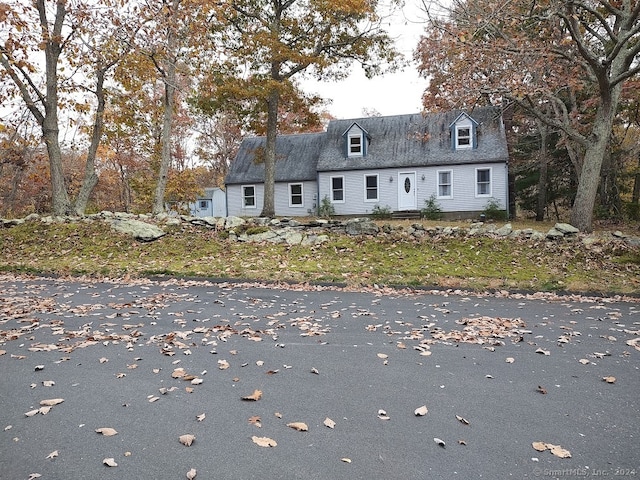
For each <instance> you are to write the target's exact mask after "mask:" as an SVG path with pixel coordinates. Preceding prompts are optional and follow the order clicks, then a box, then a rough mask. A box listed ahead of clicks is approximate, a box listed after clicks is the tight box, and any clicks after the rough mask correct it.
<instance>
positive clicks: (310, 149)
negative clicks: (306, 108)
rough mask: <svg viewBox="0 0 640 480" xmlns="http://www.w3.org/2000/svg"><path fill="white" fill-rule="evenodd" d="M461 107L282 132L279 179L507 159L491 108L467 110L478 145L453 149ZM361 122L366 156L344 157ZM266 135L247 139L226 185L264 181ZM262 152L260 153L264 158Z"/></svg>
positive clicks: (498, 120)
mask: <svg viewBox="0 0 640 480" xmlns="http://www.w3.org/2000/svg"><path fill="white" fill-rule="evenodd" d="M461 113H463V112H462V110H456V111H451V112H447V113H435V114H427V115H423V114H420V113H416V114H411V115H394V116H388V117H370V118H356V119H349V120H331V121H330V122H329V125H328V127H327V131H326V132H322V133H306V134H295V135H280V136H278V138H277V140H276V175H275V180H276V182H291V181H305V180H315V179H316V178H317V172H319V171H320V172H322V171H341V170H364V169H372V168H405V167H419V166H427V165H458V164H467V163H485V162H506V161H507V160H508V152H507V142H506V137H505V132H504V128H503V125H502V120H501V117H500V113H499V111H498V110H497V109H495V108H491V107H480V108H476V109H474V110H473V111H472V112H468V113H469V115H470V116H471V117H472V118H473V119H474V120H475V121H476V122H477V123H478V129H477V132H478V143H477V145H478V147H477V148H475V149H469V150H458V151H455V150H453V149H452V148H451V136H450V130H449V127H450V125H451V124H452V123H453V122H454V121H455V120H456V119H457V118H458V117H459V116H460V114H461ZM354 123H357V124H358V125H359V126H360V127H361V128H362V129H364V130H365V131H366V132H367V133H368V135H369V138H370V142H371V143H370V144H369V147H368V151H367V155H366V156H365V157H351V158H346V157H345V143H344V142H345V139H344V137H343V134H344V133H345V132H346V131H347V130H348V129H349V128H350V127H351V126H352V125H353V124H354ZM264 146H265V138H264V137H248V138H245V139H244V140H243V141H242V144H241V145H240V149H239V151H238V155H237V156H236V159H235V160H234V162H233V163H232V164H231V167H230V170H229V173H228V175H227V178H226V181H225V183H226V184H227V185H231V184H238V183H261V182H264V163H262V161H255V160H254V159H255V157H256V152H260V150H261V149H262V148H264ZM262 155H263V154H259V155H258V158H261V157H262Z"/></svg>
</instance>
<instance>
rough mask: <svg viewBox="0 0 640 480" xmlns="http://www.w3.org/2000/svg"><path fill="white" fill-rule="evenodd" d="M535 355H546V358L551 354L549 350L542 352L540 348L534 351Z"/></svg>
mask: <svg viewBox="0 0 640 480" xmlns="http://www.w3.org/2000/svg"><path fill="white" fill-rule="evenodd" d="M536 353H540V354H542V355H547V356H548V355H551V352H550V351H549V350H543V349H542V348H538V349H537V350H536Z"/></svg>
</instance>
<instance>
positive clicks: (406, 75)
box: [303, 0, 427, 119]
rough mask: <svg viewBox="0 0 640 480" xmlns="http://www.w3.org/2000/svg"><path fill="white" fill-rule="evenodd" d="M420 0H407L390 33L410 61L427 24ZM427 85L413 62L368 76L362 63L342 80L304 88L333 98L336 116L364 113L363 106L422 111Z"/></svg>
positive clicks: (392, 111)
mask: <svg viewBox="0 0 640 480" xmlns="http://www.w3.org/2000/svg"><path fill="white" fill-rule="evenodd" d="M416 3H417V2H416V0H407V5H406V6H405V7H404V10H403V12H402V13H400V14H398V15H396V16H395V17H394V20H393V22H392V24H391V25H390V27H389V33H390V35H391V36H392V38H395V39H396V45H397V48H398V50H400V51H401V52H402V54H403V55H404V56H405V57H406V58H407V59H409V60H411V58H412V56H413V51H414V50H415V48H416V46H417V45H418V40H419V38H420V34H421V33H422V31H423V26H422V25H421V24H420V23H419V18H420V16H421V14H420V11H419V10H418V8H417V6H415V5H414V4H416ZM426 86H427V82H426V80H425V79H422V78H419V77H418V71H417V70H416V68H415V65H414V64H413V63H412V64H411V65H410V66H408V67H406V68H405V70H404V71H403V72H399V73H395V74H389V75H385V76H381V77H375V78H374V79H372V80H369V79H367V78H366V77H365V76H364V73H363V72H362V69H361V68H360V66H359V65H356V66H354V67H353V68H352V69H351V75H350V76H349V78H348V79H347V80H344V81H342V82H322V83H320V82H315V81H305V82H304V83H303V88H304V90H305V91H306V92H308V93H317V94H319V95H320V96H321V97H323V98H326V99H331V100H333V101H332V103H331V104H329V105H328V106H327V110H329V113H331V114H332V115H333V116H334V117H336V118H342V119H344V118H357V117H362V116H363V109H367V110H375V111H377V112H379V113H380V114H381V115H400V114H405V113H418V112H420V111H421V110H422V108H421V97H422V93H423V92H424V90H425V88H426Z"/></svg>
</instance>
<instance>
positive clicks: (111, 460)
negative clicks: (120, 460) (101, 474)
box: [102, 457, 118, 467]
mask: <svg viewBox="0 0 640 480" xmlns="http://www.w3.org/2000/svg"><path fill="white" fill-rule="evenodd" d="M102 463H104V464H105V465H106V466H107V467H117V466H118V464H117V463H116V460H115V459H114V458H113V457H111V458H105V459H104V460H102Z"/></svg>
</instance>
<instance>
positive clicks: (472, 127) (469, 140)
mask: <svg viewBox="0 0 640 480" xmlns="http://www.w3.org/2000/svg"><path fill="white" fill-rule="evenodd" d="M449 130H450V131H451V148H452V149H453V150H471V149H474V148H477V147H478V122H476V121H475V120H474V119H473V118H472V117H471V116H470V115H468V114H466V113H464V112H462V113H461V114H460V115H458V116H457V117H456V119H455V120H454V121H453V122H451V124H450V125H449Z"/></svg>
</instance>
